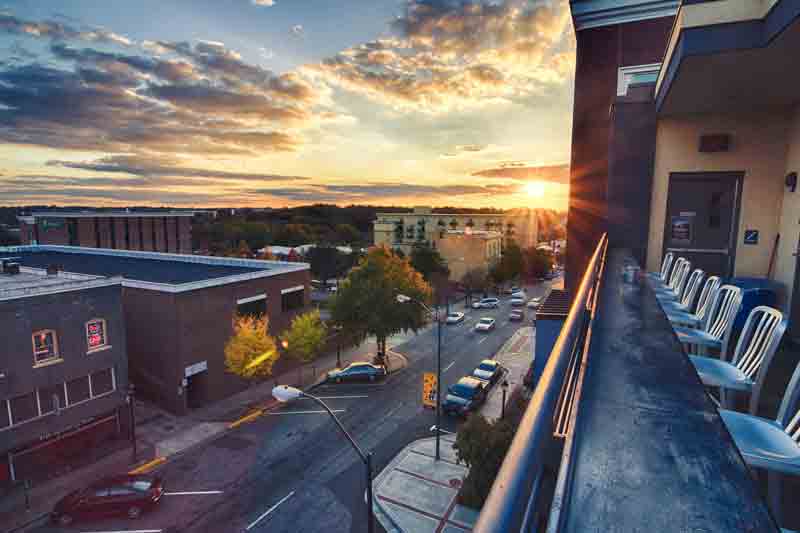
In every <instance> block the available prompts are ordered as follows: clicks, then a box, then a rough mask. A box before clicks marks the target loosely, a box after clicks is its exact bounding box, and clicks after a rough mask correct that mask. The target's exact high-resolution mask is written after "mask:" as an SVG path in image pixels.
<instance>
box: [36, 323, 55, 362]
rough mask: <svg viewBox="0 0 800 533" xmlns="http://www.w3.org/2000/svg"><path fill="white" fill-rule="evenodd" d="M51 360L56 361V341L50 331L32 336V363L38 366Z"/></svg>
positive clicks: (39, 332)
mask: <svg viewBox="0 0 800 533" xmlns="http://www.w3.org/2000/svg"><path fill="white" fill-rule="evenodd" d="M51 359H58V339H57V338H56V332H55V331H53V330H52V329H45V330H42V331H37V332H36V333H34V334H33V363H34V364H36V365H38V364H40V363H44V362H46V361H49V360H51Z"/></svg>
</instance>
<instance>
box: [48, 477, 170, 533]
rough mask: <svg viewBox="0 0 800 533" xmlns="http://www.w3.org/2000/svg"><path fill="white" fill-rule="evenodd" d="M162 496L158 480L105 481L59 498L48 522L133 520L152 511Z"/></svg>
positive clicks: (148, 478)
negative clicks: (114, 517)
mask: <svg viewBox="0 0 800 533" xmlns="http://www.w3.org/2000/svg"><path fill="white" fill-rule="evenodd" d="M163 494H164V487H163V485H162V483H161V478H159V477H154V476H146V475H130V474H126V475H122V476H114V477H107V478H104V479H101V480H99V481H97V482H95V483H92V484H91V485H90V486H89V487H87V488H85V489H82V490H76V491H75V492H72V493H70V494H68V495H67V496H65V497H64V498H62V499H61V501H59V502H58V503H57V504H56V506H55V507H54V508H53V512H52V513H51V514H50V519H51V520H52V521H53V522H55V523H56V524H60V525H62V526H67V525H69V524H71V523H72V522H73V521H75V520H79V519H86V518H102V517H107V516H127V517H128V518H131V519H135V518H139V517H140V516H141V515H142V513H143V512H145V511H147V510H149V509H152V508H153V507H155V506H156V505H157V504H158V502H159V501H160V500H161V496H162V495H163Z"/></svg>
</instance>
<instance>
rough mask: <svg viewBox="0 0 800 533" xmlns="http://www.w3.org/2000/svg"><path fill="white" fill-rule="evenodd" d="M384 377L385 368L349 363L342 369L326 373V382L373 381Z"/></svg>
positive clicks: (363, 363) (365, 363) (362, 363)
mask: <svg viewBox="0 0 800 533" xmlns="http://www.w3.org/2000/svg"><path fill="white" fill-rule="evenodd" d="M383 377H386V367H385V366H383V365H374V364H372V363H367V362H356V363H350V364H349V365H347V366H346V367H344V368H336V369H334V370H331V371H330V372H328V381H335V382H336V383H341V382H342V381H375V380H376V379H381V378H383Z"/></svg>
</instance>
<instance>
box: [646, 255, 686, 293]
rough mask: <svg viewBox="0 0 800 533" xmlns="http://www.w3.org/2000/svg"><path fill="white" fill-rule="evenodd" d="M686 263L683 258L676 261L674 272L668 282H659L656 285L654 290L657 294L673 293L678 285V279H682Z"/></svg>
mask: <svg viewBox="0 0 800 533" xmlns="http://www.w3.org/2000/svg"><path fill="white" fill-rule="evenodd" d="M685 262H686V259H685V258H683V257H679V258H678V259H676V260H675V263H674V264H673V266H672V271H671V272H670V273H669V276H668V277H667V279H666V281H664V282H663V283H660V282H659V281H658V280H656V282H655V283H654V289H653V290H655V291H656V293H659V292H665V291H673V290H674V287H675V284H676V283H678V278H679V277H680V274H681V272H682V271H683V269H682V265H683V264H684V263H685Z"/></svg>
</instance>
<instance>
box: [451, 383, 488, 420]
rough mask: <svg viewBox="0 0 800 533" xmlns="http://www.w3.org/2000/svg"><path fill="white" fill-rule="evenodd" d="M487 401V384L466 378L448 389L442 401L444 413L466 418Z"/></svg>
mask: <svg viewBox="0 0 800 533" xmlns="http://www.w3.org/2000/svg"><path fill="white" fill-rule="evenodd" d="M485 401H486V382H484V381H481V380H480V379H476V378H473V377H471V376H465V377H463V378H461V379H459V380H458V383H456V384H455V385H452V386H450V387H449V388H448V389H447V394H446V395H445V397H444V401H442V411H444V412H445V413H446V414H452V415H457V416H466V415H467V414H469V413H470V411H474V410H475V409H477V408H478V407H480V405H481V404H482V403H483V402H485Z"/></svg>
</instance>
